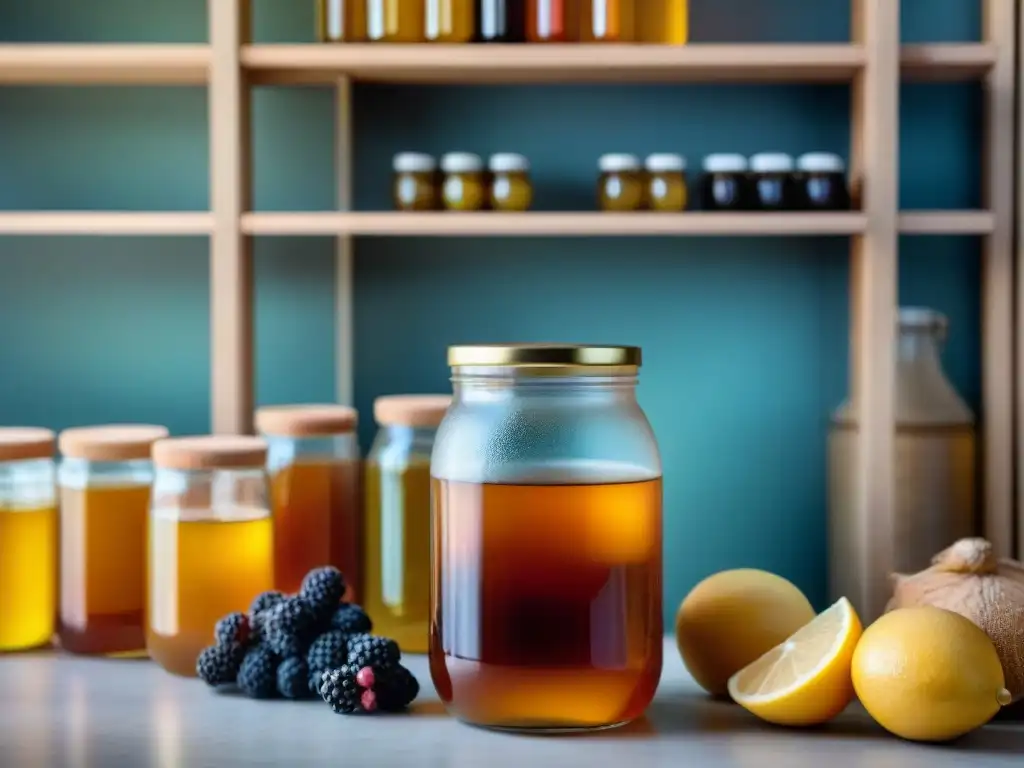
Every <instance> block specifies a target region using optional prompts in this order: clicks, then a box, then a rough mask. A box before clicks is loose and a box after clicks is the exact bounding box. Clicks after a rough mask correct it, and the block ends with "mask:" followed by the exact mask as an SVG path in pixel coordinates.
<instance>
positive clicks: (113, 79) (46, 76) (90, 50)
mask: <svg viewBox="0 0 1024 768" xmlns="http://www.w3.org/2000/svg"><path fill="white" fill-rule="evenodd" d="M209 67H210V49H209V46H206V45H128V44H104V45H98V44H73V45H42V44H31V43H30V44H16V45H8V44H5V45H0V85H203V84H205V83H206V82H207V80H208V79H209Z"/></svg>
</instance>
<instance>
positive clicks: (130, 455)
mask: <svg viewBox="0 0 1024 768" xmlns="http://www.w3.org/2000/svg"><path fill="white" fill-rule="evenodd" d="M164 437H167V429H166V427H161V426H154V425H149V424H111V425H107V426H99V427H78V428H74V429H66V430H64V431H63V432H61V433H60V439H59V441H58V443H59V447H60V452H61V455H62V458H61V462H60V468H59V469H58V472H57V486H58V490H59V492H60V623H59V626H58V630H57V632H58V637H59V638H60V645H61V648H63V649H64V650H66V651H69V652H71V653H80V654H90V655H120V654H141V653H142V652H143V651H144V650H145V648H146V621H145V614H146V527H147V520H148V517H149V490H150V486H151V485H152V484H153V462H152V460H151V458H150V453H151V451H152V447H153V443H154V442H156V441H157V440H160V439H162V438H164Z"/></svg>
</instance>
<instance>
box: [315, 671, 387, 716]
mask: <svg viewBox="0 0 1024 768" xmlns="http://www.w3.org/2000/svg"><path fill="white" fill-rule="evenodd" d="M359 676H360V670H359V669H357V668H355V667H352V666H350V665H348V664H346V665H344V666H341V667H339V668H338V669H335V670H332V671H330V672H325V673H324V681H323V684H322V685H321V686H320V698H322V699H323V700H324V701H326V702H327V703H328V704H329V705H330V707H331V709H332V710H333V711H334V712H336V713H338V714H340V715H353V714H356V713H357V712H373V711H374V710H375V709H376V708H377V701H376V698H377V697H376V693H375V692H374V691H373V690H368V689H367V688H364V687H363V686H362V685H360V683H359V681H358V680H357V678H358V677H359Z"/></svg>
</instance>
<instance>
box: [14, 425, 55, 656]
mask: <svg viewBox="0 0 1024 768" xmlns="http://www.w3.org/2000/svg"><path fill="white" fill-rule="evenodd" d="M55 442H56V439H55V436H54V433H53V432H51V431H50V430H48V429H41V428H37V427H0V653H4V652H10V651H24V650H28V649H30V648H38V647H40V646H44V645H48V644H49V643H50V640H51V639H52V637H53V631H54V619H55V617H56V615H57V572H58V566H57V527H58V526H57V499H56V491H55V489H54V462H53V449H54V443H55ZM14 552H17V553H18V556H17V557H14V556H12V555H11V554H10V553H14Z"/></svg>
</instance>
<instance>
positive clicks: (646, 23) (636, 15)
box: [317, 0, 689, 45]
mask: <svg viewBox="0 0 1024 768" xmlns="http://www.w3.org/2000/svg"><path fill="white" fill-rule="evenodd" d="M688 35H689V18H688V0H317V36H318V38H319V39H320V40H321V41H322V42H335V43H357V42H367V41H369V42H390V43H424V42H436V43H469V42H481V43H522V42H532V43H545V42H556V43H572V42H585V43H586V42H614V43H656V44H668V45H683V44H685V43H686V41H687V38H688Z"/></svg>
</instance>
